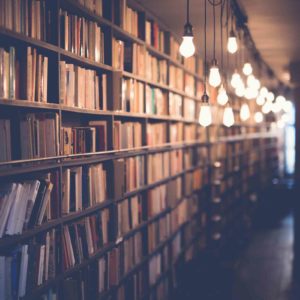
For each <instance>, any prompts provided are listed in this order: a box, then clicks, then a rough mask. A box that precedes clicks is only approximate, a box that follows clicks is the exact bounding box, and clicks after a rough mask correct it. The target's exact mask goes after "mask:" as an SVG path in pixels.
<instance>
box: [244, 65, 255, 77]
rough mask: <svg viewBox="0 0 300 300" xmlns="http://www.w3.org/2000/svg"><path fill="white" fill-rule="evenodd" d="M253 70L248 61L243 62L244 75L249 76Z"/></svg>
mask: <svg viewBox="0 0 300 300" xmlns="http://www.w3.org/2000/svg"><path fill="white" fill-rule="evenodd" d="M252 72H253V69H252V66H251V64H250V63H249V62H245V63H244V66H243V73H244V74H245V75H246V76H249V75H251V74H252Z"/></svg>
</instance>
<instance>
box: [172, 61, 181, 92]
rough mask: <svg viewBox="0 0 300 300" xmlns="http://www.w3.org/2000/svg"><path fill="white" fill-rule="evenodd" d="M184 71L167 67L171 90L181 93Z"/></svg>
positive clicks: (174, 67)
mask: <svg viewBox="0 0 300 300" xmlns="http://www.w3.org/2000/svg"><path fill="white" fill-rule="evenodd" d="M183 83H184V71H183V69H181V68H179V67H176V66H174V65H172V64H171V65H170V66H169V86H170V87H171V88H173V89H177V90H179V91H183Z"/></svg>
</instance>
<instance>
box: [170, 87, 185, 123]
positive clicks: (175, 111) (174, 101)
mask: <svg viewBox="0 0 300 300" xmlns="http://www.w3.org/2000/svg"><path fill="white" fill-rule="evenodd" d="M182 102H183V99H182V96H180V95H178V94H175V93H172V92H169V115H170V116H173V117H177V118H180V117H182V106H183V105H182Z"/></svg>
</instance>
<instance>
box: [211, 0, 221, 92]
mask: <svg viewBox="0 0 300 300" xmlns="http://www.w3.org/2000/svg"><path fill="white" fill-rule="evenodd" d="M215 6H216V4H215V3H212V7H213V22H214V35H213V51H214V58H213V60H212V63H211V67H210V70H209V78H208V82H209V84H210V85H211V86H212V87H217V86H219V85H220V84H221V75H220V71H219V67H218V63H217V60H216V9H215Z"/></svg>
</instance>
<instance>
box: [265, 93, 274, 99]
mask: <svg viewBox="0 0 300 300" xmlns="http://www.w3.org/2000/svg"><path fill="white" fill-rule="evenodd" d="M274 99H275V95H274V94H273V93H272V92H268V95H267V100H268V101H273V100H274Z"/></svg>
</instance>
